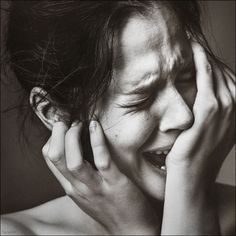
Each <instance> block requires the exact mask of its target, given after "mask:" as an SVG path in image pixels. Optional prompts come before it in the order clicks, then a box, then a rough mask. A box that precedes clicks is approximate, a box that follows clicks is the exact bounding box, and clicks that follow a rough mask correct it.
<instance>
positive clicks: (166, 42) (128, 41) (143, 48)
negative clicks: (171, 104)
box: [113, 6, 189, 91]
mask: <svg viewBox="0 0 236 236" xmlns="http://www.w3.org/2000/svg"><path fill="white" fill-rule="evenodd" d="M186 38H187V37H186V34H185V32H184V30H182V29H181V28H180V23H179V21H178V19H177V17H176V16H175V15H174V13H171V14H170V11H169V10H168V9H167V8H166V7H164V6H161V8H160V9H156V11H153V12H152V13H150V16H149V17H146V16H145V17H144V16H140V15H135V16H133V17H131V18H129V20H127V23H126V25H125V27H124V29H123V31H122V32H121V35H120V37H119V42H118V44H117V45H118V46H117V50H115V51H116V53H115V58H116V57H117V60H118V61H120V62H119V63H118V61H117V63H116V61H115V63H114V65H118V66H115V67H114V74H113V78H114V80H115V81H117V83H116V85H117V84H119V85H118V86H117V90H120V91H122V90H123V88H126V89H130V88H133V87H134V86H136V85H137V84H139V83H141V84H142V80H143V79H145V78H146V77H145V75H147V74H153V73H155V74H158V77H160V76H163V77H166V78H167V76H168V75H169V74H173V73H175V71H176V70H177V68H179V67H180V66H181V65H182V64H184V63H185V61H186V54H187V53H186V52H185V51H186V50H188V49H187V46H183V45H187V44H189V43H188V41H187V42H186ZM176 39H178V40H176ZM121 61H122V63H121ZM121 65H122V66H121ZM123 78H129V79H123Z"/></svg>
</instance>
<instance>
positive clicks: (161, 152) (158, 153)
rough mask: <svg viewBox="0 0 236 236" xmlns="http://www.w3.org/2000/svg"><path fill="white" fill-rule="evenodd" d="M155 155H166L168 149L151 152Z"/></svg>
mask: <svg viewBox="0 0 236 236" xmlns="http://www.w3.org/2000/svg"><path fill="white" fill-rule="evenodd" d="M153 153H155V154H157V155H167V154H168V153H169V151H156V152H153Z"/></svg>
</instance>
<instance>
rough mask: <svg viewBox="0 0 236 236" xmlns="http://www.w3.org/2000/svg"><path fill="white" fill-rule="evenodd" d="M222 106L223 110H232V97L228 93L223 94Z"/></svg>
mask: <svg viewBox="0 0 236 236" xmlns="http://www.w3.org/2000/svg"><path fill="white" fill-rule="evenodd" d="M222 106H223V107H224V108H225V110H227V111H232V109H233V101H232V98H231V97H230V96H228V95H225V96H224V98H223V99H222Z"/></svg>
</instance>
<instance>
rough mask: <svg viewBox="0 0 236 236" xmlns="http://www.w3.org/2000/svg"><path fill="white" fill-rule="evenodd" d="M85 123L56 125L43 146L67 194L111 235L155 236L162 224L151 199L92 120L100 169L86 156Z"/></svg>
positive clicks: (93, 138) (91, 126) (92, 143)
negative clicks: (124, 170)
mask: <svg viewBox="0 0 236 236" xmlns="http://www.w3.org/2000/svg"><path fill="white" fill-rule="evenodd" d="M82 126H83V124H82V122H77V123H74V124H72V126H71V127H70V128H68V127H67V125H65V123H63V122H57V123H55V124H54V125H53V129H52V136H51V138H50V139H49V140H48V142H47V144H46V145H45V146H44V147H43V155H44V157H45V159H46V162H47V164H48V166H49V168H50V169H51V171H52V172H53V173H54V175H55V176H56V178H57V179H58V181H59V182H60V183H61V185H62V186H63V188H64V190H65V192H66V193H67V195H69V196H70V197H71V198H72V199H73V200H74V202H75V203H76V204H77V205H78V206H79V207H80V208H81V209H83V210H84V211H85V212H86V213H87V214H88V215H90V216H91V217H92V218H94V219H96V220H97V222H98V223H100V224H101V225H102V226H104V227H105V231H106V233H109V234H124V235H127V234H144V235H152V234H154V235H156V234H157V233H158V231H159V227H160V223H158V216H157V212H156V209H155V208H154V207H153V206H152V205H151V202H150V200H149V199H147V198H146V196H145V195H144V194H143V193H142V192H141V191H140V189H139V188H138V187H136V185H134V184H133V183H132V181H131V180H130V179H129V178H128V177H127V176H126V175H124V174H123V173H122V172H121V171H120V170H119V169H118V168H117V166H116V164H115V163H114V162H113V160H112V157H111V154H110V152H109V150H108V148H107V146H106V144H105V136H104V133H103V130H102V127H101V125H100V124H99V122H97V121H92V122H91V123H90V127H89V128H90V139H91V146H92V150H93V155H94V162H95V165H96V167H97V169H98V171H96V170H94V169H93V168H92V166H91V165H90V164H89V163H88V162H86V161H85V160H84V158H83V152H82V147H81V130H82Z"/></svg>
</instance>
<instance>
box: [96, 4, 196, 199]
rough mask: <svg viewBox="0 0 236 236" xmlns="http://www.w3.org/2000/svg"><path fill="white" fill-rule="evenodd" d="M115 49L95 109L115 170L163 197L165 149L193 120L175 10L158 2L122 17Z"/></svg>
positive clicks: (191, 78) (190, 82)
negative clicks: (140, 12)
mask: <svg viewBox="0 0 236 236" xmlns="http://www.w3.org/2000/svg"><path fill="white" fill-rule="evenodd" d="M115 55H116V60H115V63H114V73H113V81H112V84H111V85H110V87H109V89H108V91H107V93H106V94H105V95H104V97H103V98H102V99H101V101H99V103H98V106H97V110H96V115H97V116H98V119H99V121H100V123H101V124H102V126H103V129H104V132H105V135H106V137H107V142H108V145H109V147H110V150H111V153H112V157H113V159H114V161H115V162H116V164H117V165H118V166H119V168H120V170H121V171H122V172H124V173H125V174H126V175H128V176H129V177H130V178H131V179H132V180H133V181H134V182H135V183H136V184H138V185H139V186H140V187H141V188H142V189H143V190H144V191H145V192H146V193H148V194H150V195H152V196H153V197H155V198H158V199H163V197H164V187H165V176H166V170H165V156H166V155H165V154H166V152H168V151H169V150H170V149H171V147H172V145H173V144H174V142H175V140H176V138H177V137H178V135H179V134H180V133H181V132H182V131H183V130H185V129H187V128H189V127H190V126H191V124H192V122H193V114H192V111H191V109H192V106H193V103H194V100H195V95H196V86H195V71H194V62H193V58H192V50H191V45H190V42H189V40H188V38H187V35H186V33H185V31H184V30H183V29H182V28H181V26H180V24H179V23H178V20H177V18H176V16H175V15H174V14H173V13H172V12H171V11H170V10H168V9H167V8H164V7H161V8H159V9H156V11H155V12H154V13H152V14H151V15H150V16H149V17H143V16H138V15H137V16H132V17H130V18H129V19H128V21H127V22H126V24H125V26H124V28H123V30H122V31H121V34H120V35H119V38H118V43H117V46H116V48H115Z"/></svg>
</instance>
